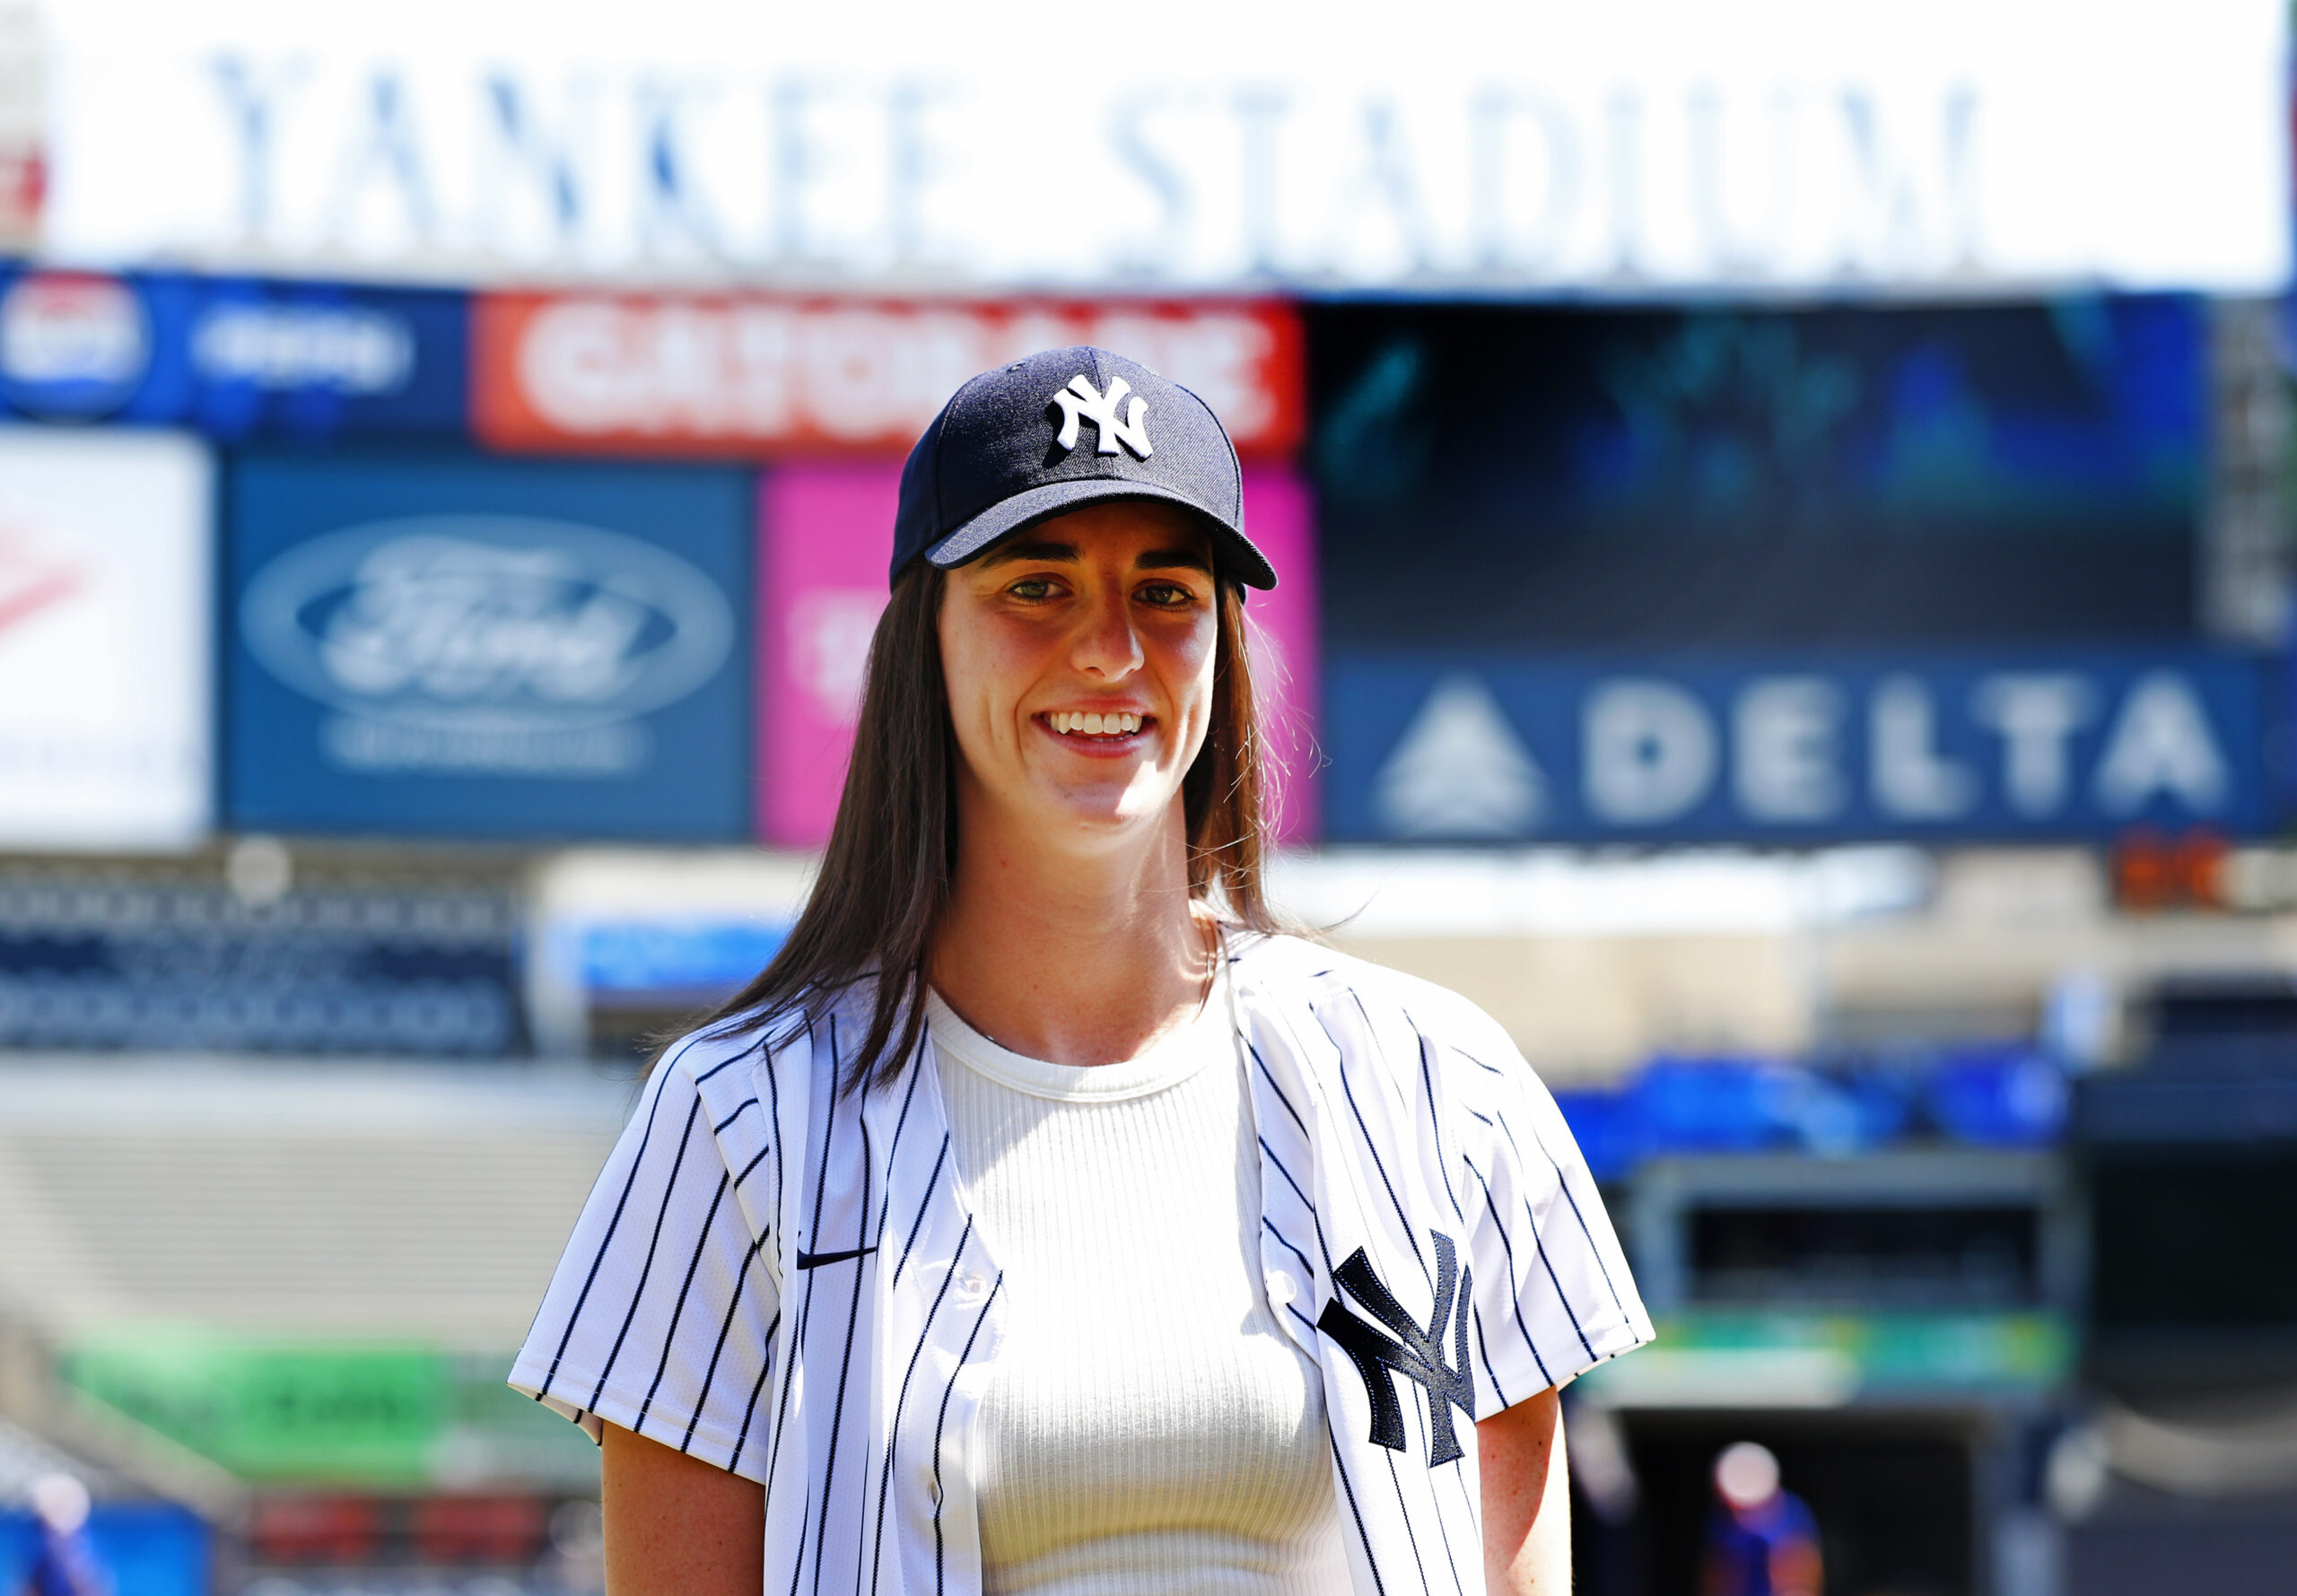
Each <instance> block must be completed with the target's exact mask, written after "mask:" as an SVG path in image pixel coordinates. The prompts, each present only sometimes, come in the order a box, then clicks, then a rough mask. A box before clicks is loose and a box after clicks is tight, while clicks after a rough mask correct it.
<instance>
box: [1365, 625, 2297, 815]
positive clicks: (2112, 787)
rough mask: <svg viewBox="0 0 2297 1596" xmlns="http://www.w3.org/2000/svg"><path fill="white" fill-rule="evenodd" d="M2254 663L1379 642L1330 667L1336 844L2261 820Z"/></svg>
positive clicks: (2121, 656)
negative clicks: (1412, 648)
mask: <svg viewBox="0 0 2297 1596" xmlns="http://www.w3.org/2000/svg"><path fill="white" fill-rule="evenodd" d="M2261 675H2262V667H2261V666H2260V665H2259V663H2258V662H2257V661H2256V660H2253V659H2249V658H2241V657H2238V656H2228V655H2217V654H2209V653H2205V652H2202V651H2199V650H2160V651H2134V652H2118V653H2103V652H2087V653H2066V654H2057V653H2050V654H2026V655H2016V656H1997V657H1992V658H1967V657H1965V658H1952V657H1948V658H1922V657H1917V658H1902V659H1890V658H1872V657H1866V658H1825V657H1811V658H1777V659H1769V660H1763V661H1760V662H1746V661H1739V662H1733V663H1717V662H1687V661H1677V660H1667V659H1647V660H1646V659H1638V660H1636V661H1634V662H1632V663H1626V662H1622V663H1620V664H1618V665H1612V666H1606V665H1604V664H1602V663H1590V662H1569V663H1565V662H1540V663H1531V662H1524V661H1510V660H1506V659H1494V658H1482V659H1477V660H1460V659H1452V660H1446V659H1444V658H1435V657H1428V656H1374V657H1364V656H1358V657H1355V658H1341V659H1337V660H1334V661H1332V663H1331V664H1330V665H1329V666H1328V667H1326V675H1325V684H1326V686H1325V693H1326V697H1325V704H1326V709H1325V720H1324V728H1325V729H1324V737H1325V742H1326V746H1327V747H1328V748H1329V750H1330V752H1331V754H1332V771H1331V773H1330V776H1329V779H1328V786H1327V789H1326V792H1327V798H1326V804H1327V809H1326V814H1327V815H1328V816H1329V819H1328V835H1329V836H1330V838H1331V839H1332V841H1335V842H1446V841H1457V842H1470V841H1485V842H1489V841H1527V842H1528V841H1553V842H1599V843H1600V842H1741V843H1745V842H1825V841H1850V840H1857V839H1891V838H1908V839H1945V838H1966V839H1993V840H2003V841H2013V840H2019V839H2031V840H2040V839H2052V838H2065V839H2073V838H2084V837H2100V836H2108V835H2111V834H2113V833H2118V832H2120V831H2122V830H2124V829H2126V828H2127V827H2130V826H2133V825H2149V824H2150V825H2157V826H2162V827H2171V828H2185V827H2189V826H2197V825H2200V826H2208V827H2212V828H2214V829H2216V830H2219V831H2221V832H2224V833H2230V834H2234V835H2239V834H2242V833H2253V832H2255V831H2257V830H2258V829H2259V828H2261V827H2262V826H2263V825H2264V824H2266V809H2267V804H2266V798H2265V786H2266V775H2265V769H2264V763H2265V760H2264V751H2263V724H2262V719H2261V714H2262V711H2261V709H2260V704H2259V688H2260V677H2261Z"/></svg>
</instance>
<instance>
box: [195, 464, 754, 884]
mask: <svg viewBox="0 0 2297 1596" xmlns="http://www.w3.org/2000/svg"><path fill="white" fill-rule="evenodd" d="M753 496H754V495H753V493H752V489H751V484H750V478H749V474H748V473H747V472H745V471H741V470H738V469H728V468H721V467H671V466H609V465H592V464H557V463H552V464H543V463H538V462H525V461H509V460H498V459H487V458H475V457H431V458H424V457H415V458H408V457H405V456H392V457H389V458H382V457H368V458H361V457H356V456H353V457H345V456H342V455H339V454H336V455H330V456H328V457H325V458H320V457H316V456H286V455H271V456H266V455H254V456H242V457H241V458H240V459H239V460H238V462H237V463H236V464H235V465H234V466H233V467H232V469H231V475H230V478H229V484H228V505H229V508H228V511H227V521H228V528H229V532H228V536H229V548H230V571H229V577H228V581H229V592H230V596H231V597H230V606H231V607H230V610H229V613H228V615H227V616H226V630H227V632H228V633H229V635H230V637H231V645H230V650H229V655H228V658H227V660H226V664H225V670H224V679H225V690H226V693H228V700H227V703H226V710H225V724H226V727H227V728H228V729H227V733H226V739H225V790H224V807H225V813H226V815H227V817H228V824H231V825H232V826H234V827H238V828H240V829H243V830H273V831H289V832H294V831H309V832H346V831H350V832H372V833H409V834H424V835H446V836H469V837H517V838H529V837H530V838H555V837H622V838H652V839H660V840H665V841H708V840H732V839H735V838H739V837H742V836H746V835H747V833H748V829H749V828H748V815H749V765H750V759H749V729H748V728H749V725H750V692H749V669H748V660H749V657H750V644H749V641H748V638H747V612H748V605H747V601H746V598H747V592H748V565H749V555H748V551H749V547H750V542H751V508H750V506H751V500H752V498H753Z"/></svg>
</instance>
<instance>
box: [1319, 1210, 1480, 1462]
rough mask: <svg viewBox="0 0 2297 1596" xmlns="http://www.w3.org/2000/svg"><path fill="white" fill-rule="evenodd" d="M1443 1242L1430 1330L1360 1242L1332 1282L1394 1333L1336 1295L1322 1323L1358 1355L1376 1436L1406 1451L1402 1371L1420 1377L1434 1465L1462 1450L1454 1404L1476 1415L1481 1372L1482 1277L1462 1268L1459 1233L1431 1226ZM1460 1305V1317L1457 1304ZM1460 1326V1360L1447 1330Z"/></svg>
mask: <svg viewBox="0 0 2297 1596" xmlns="http://www.w3.org/2000/svg"><path fill="white" fill-rule="evenodd" d="M1430 1235H1431V1237H1432V1239H1433V1240H1434V1241H1435V1243H1436V1313H1435V1316H1434V1317H1433V1318H1432V1319H1430V1320H1429V1321H1428V1328H1427V1329H1426V1330H1422V1329H1420V1328H1419V1325H1418V1324H1416V1323H1414V1322H1413V1321H1412V1317H1411V1314H1409V1313H1405V1312H1404V1311H1403V1304H1401V1303H1399V1302H1397V1301H1396V1299H1395V1297H1394V1295H1393V1294H1392V1293H1390V1291H1389V1290H1388V1288H1387V1287H1386V1286H1383V1285H1381V1284H1380V1281H1379V1277H1377V1276H1376V1275H1375V1274H1373V1273H1372V1262H1371V1260H1369V1259H1368V1258H1367V1257H1365V1255H1364V1249H1363V1248H1361V1247H1358V1248H1357V1249H1356V1251H1355V1252H1352V1253H1350V1254H1349V1259H1348V1261H1347V1262H1346V1263H1343V1264H1341V1266H1340V1268H1338V1269H1334V1270H1333V1271H1332V1282H1333V1284H1335V1285H1336V1286H1339V1287H1340V1288H1341V1290H1342V1291H1344V1292H1346V1293H1347V1294H1348V1295H1349V1296H1352V1297H1354V1298H1355V1299H1356V1300H1357V1302H1358V1303H1359V1304H1362V1305H1363V1307H1364V1308H1365V1310H1366V1311H1367V1312H1368V1313H1370V1314H1371V1315H1372V1317H1373V1318H1375V1319H1376V1320H1378V1321H1380V1322H1381V1323H1382V1324H1384V1325H1386V1326H1387V1327H1388V1329H1390V1330H1393V1331H1394V1332H1395V1334H1396V1337H1397V1339H1395V1340H1393V1341H1392V1340H1390V1339H1388V1338H1387V1337H1385V1336H1384V1335H1382V1334H1381V1333H1380V1332H1379V1331H1378V1330H1376V1329H1375V1328H1374V1327H1373V1326H1371V1325H1369V1324H1367V1323H1366V1322H1365V1321H1363V1320H1361V1319H1358V1317H1357V1316H1356V1315H1355V1314H1353V1313H1349V1311H1348V1310H1347V1309H1346V1308H1344V1307H1342V1306H1341V1301H1340V1298H1338V1297H1337V1296H1335V1297H1333V1298H1332V1301H1330V1302H1328V1303H1326V1304H1324V1311H1323V1315H1322V1316H1321V1317H1320V1318H1318V1319H1317V1321H1316V1328H1317V1329H1318V1330H1322V1331H1323V1333H1324V1334H1326V1335H1328V1336H1330V1337H1331V1338H1332V1339H1333V1340H1335V1341H1337V1342H1339V1343H1340V1347H1341V1351H1343V1352H1345V1353H1347V1354H1348V1356H1349V1357H1350V1358H1352V1359H1354V1360H1355V1363H1356V1372H1357V1373H1358V1374H1361V1375H1362V1376H1363V1377H1364V1394H1365V1395H1366V1397H1367V1398H1368V1399H1369V1400H1370V1401H1371V1404H1372V1439H1373V1440H1374V1441H1375V1442H1376V1443H1378V1444H1380V1445H1382V1446H1384V1447H1386V1448H1388V1449H1389V1450H1390V1451H1391V1452H1402V1451H1403V1450H1404V1435H1403V1404H1402V1402H1400V1401H1398V1400H1396V1380H1395V1377H1396V1376H1397V1375H1398V1374H1401V1375H1402V1376H1403V1377H1404V1378H1405V1379H1407V1380H1411V1381H1416V1382H1418V1383H1419V1387H1420V1389H1421V1390H1422V1391H1425V1392H1426V1393H1427V1396H1428V1430H1429V1432H1430V1434H1431V1435H1432V1439H1431V1440H1430V1442H1429V1443H1428V1467H1429V1468H1430V1469H1433V1468H1435V1467H1436V1466H1437V1465H1438V1464H1439V1463H1448V1462H1450V1461H1452V1460H1453V1459H1454V1458H1456V1457H1458V1456H1459V1455H1460V1442H1459V1437H1458V1435H1455V1434H1454V1431H1453V1428H1452V1409H1453V1408H1459V1409H1460V1410H1461V1411H1462V1412H1463V1413H1465V1414H1466V1415H1467V1416H1468V1417H1469V1418H1470V1419H1473V1418H1474V1417H1475V1377H1474V1376H1473V1375H1472V1374H1470V1373H1469V1372H1468V1313H1469V1312H1470V1308H1469V1304H1470V1300H1471V1299H1470V1293H1471V1291H1472V1288H1473V1286H1474V1280H1475V1277H1474V1274H1473V1272H1472V1271H1471V1270H1468V1269H1460V1268H1458V1267H1457V1260H1456V1257H1455V1255H1454V1249H1453V1246H1452V1238H1451V1237H1449V1236H1447V1235H1445V1234H1443V1233H1442V1232H1441V1231H1436V1232H1431V1233H1430ZM1455 1301H1456V1302H1457V1304H1459V1312H1458V1314H1457V1316H1456V1323H1455V1322H1454V1313H1453V1304H1454V1302H1455ZM1447 1328H1448V1329H1450V1330H1452V1341H1453V1347H1454V1350H1453V1354H1452V1361H1451V1362H1449V1363H1446V1362H1445V1361H1444V1332H1445V1330H1446V1329H1447Z"/></svg>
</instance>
